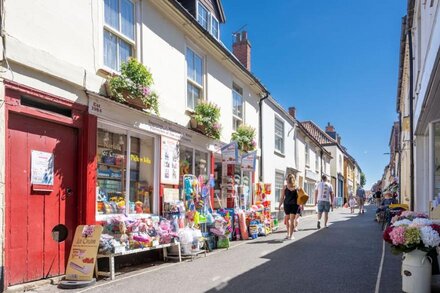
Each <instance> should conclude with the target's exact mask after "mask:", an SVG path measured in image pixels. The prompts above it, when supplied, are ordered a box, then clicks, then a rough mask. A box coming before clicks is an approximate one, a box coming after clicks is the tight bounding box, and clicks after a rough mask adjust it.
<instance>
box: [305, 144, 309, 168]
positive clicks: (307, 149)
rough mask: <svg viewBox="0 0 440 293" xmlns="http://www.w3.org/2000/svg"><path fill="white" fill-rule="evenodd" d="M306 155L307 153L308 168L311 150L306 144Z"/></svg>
mask: <svg viewBox="0 0 440 293" xmlns="http://www.w3.org/2000/svg"><path fill="white" fill-rule="evenodd" d="M305 153H306V166H310V148H309V145H308V144H306V150H305Z"/></svg>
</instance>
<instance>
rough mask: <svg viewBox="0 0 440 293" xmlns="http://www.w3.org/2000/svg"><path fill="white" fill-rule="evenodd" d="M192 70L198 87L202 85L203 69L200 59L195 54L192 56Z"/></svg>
mask: <svg viewBox="0 0 440 293" xmlns="http://www.w3.org/2000/svg"><path fill="white" fill-rule="evenodd" d="M194 70H195V80H194V81H195V82H197V83H198V84H200V85H203V83H202V76H203V69H202V58H200V57H199V56H198V55H197V54H194Z"/></svg>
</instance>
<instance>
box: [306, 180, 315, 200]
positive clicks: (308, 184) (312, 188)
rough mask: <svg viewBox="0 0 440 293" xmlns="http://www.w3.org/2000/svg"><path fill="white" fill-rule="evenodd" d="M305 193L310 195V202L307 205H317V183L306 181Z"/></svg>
mask: <svg viewBox="0 0 440 293" xmlns="http://www.w3.org/2000/svg"><path fill="white" fill-rule="evenodd" d="M304 191H305V192H306V193H307V194H308V195H309V200H308V201H307V203H306V205H314V204H315V183H313V182H309V181H306V182H304Z"/></svg>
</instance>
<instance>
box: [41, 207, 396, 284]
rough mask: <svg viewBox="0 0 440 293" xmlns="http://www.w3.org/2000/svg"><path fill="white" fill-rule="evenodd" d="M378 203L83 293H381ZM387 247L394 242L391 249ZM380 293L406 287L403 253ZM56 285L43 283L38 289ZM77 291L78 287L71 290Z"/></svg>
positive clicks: (390, 266)
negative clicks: (292, 233)
mask: <svg viewBox="0 0 440 293" xmlns="http://www.w3.org/2000/svg"><path fill="white" fill-rule="evenodd" d="M373 211H374V208H373V207H370V208H368V211H367V213H365V214H363V215H357V214H354V215H353V214H350V212H349V210H348V209H343V208H339V209H337V210H335V211H334V212H333V213H331V214H330V223H331V225H330V226H329V228H327V229H325V228H322V229H321V230H317V229H316V218H315V216H309V217H306V218H303V219H302V221H301V222H300V231H299V232H297V233H296V240H294V241H288V240H283V238H284V236H285V235H284V232H285V231H284V230H281V231H278V232H277V233H274V234H272V235H269V236H268V237H261V238H258V239H256V240H252V241H243V242H239V243H236V244H238V245H237V246H235V247H233V248H231V249H229V250H221V251H215V252H214V253H211V254H209V255H208V257H202V258H199V259H197V260H195V261H193V262H184V263H180V264H162V265H159V266H155V267H153V268H148V269H144V270H142V271H136V272H131V273H127V274H122V275H120V276H118V278H117V280H115V281H106V280H102V281H99V282H98V283H97V285H96V286H94V287H93V288H87V289H83V290H82V291H81V290H80V291H77V290H74V291H76V292H118V291H120V292H218V291H219V292H265V291H266V292H270V291H272V292H331V291H333V292H375V289H376V282H377V279H378V272H379V267H380V263H381V256H382V246H383V243H382V239H381V231H380V228H379V225H378V224H377V223H376V222H374V221H373ZM387 248H388V247H387ZM385 256H386V257H385V258H384V263H383V272H382V276H381V282H380V287H379V288H380V290H379V292H387V293H388V292H401V290H400V288H401V277H400V257H399V256H393V255H391V254H390V253H389V251H388V250H387V251H386V253H385ZM48 291H55V287H54V286H52V287H44V288H40V289H38V290H36V291H35V292H48ZM70 292H72V291H70Z"/></svg>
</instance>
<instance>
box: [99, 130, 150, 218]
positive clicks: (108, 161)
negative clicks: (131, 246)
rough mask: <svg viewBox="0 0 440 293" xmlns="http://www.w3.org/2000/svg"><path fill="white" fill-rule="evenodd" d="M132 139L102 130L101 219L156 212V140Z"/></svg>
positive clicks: (100, 149) (100, 152)
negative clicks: (154, 198) (117, 215)
mask: <svg viewBox="0 0 440 293" xmlns="http://www.w3.org/2000/svg"><path fill="white" fill-rule="evenodd" d="M129 138H130V139H129V140H127V136H126V135H125V134H122V133H115V132H111V131H107V130H105V129H98V152H97V161H98V164H97V165H98V166H97V178H98V180H97V184H98V186H97V212H98V214H100V215H102V214H125V213H131V214H134V213H136V214H141V213H151V212H152V211H151V207H152V205H153V199H152V192H153V187H152V184H153V181H154V180H153V179H154V174H153V170H154V138H145V139H140V138H137V137H129ZM129 146H130V151H129V152H128V147H129ZM127 159H128V160H129V164H127ZM127 168H129V171H128V172H127ZM127 182H128V183H127ZM127 188H129V192H128V193H127V192H126V189H127Z"/></svg>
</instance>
